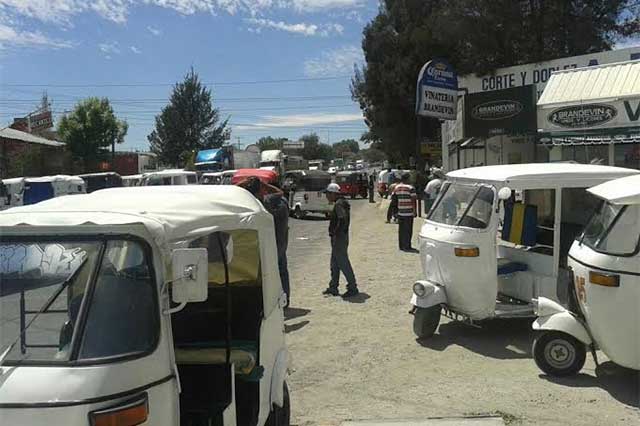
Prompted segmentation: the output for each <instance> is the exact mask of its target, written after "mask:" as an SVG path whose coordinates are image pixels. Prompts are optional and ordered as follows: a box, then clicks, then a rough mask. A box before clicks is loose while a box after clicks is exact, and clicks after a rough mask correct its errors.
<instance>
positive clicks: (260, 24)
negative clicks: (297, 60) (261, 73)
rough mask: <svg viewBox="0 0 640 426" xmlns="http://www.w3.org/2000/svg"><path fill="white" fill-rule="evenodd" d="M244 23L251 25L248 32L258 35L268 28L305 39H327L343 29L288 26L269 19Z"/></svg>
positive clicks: (309, 25) (338, 26)
mask: <svg viewBox="0 0 640 426" xmlns="http://www.w3.org/2000/svg"><path fill="white" fill-rule="evenodd" d="M245 22H246V23H248V24H250V25H252V26H253V27H252V28H249V31H251V30H253V31H252V32H256V33H258V34H259V33H260V30H262V29H263V28H270V29H273V30H277V31H285V32H288V33H294V34H301V35H304V36H306V37H310V36H322V37H328V36H330V35H332V34H342V32H343V31H344V27H343V26H342V25H340V24H323V25H316V24H307V23H304V22H301V23H298V24H290V23H286V22H283V21H272V20H271V19H262V18H247V19H245Z"/></svg>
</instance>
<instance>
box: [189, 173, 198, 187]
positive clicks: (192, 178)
mask: <svg viewBox="0 0 640 426" xmlns="http://www.w3.org/2000/svg"><path fill="white" fill-rule="evenodd" d="M196 183H198V179H196V175H187V184H189V185H195V184H196Z"/></svg>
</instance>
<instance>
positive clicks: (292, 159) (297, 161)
mask: <svg viewBox="0 0 640 426" xmlns="http://www.w3.org/2000/svg"><path fill="white" fill-rule="evenodd" d="M284 169H285V171H287V172H288V171H289V170H308V169H309V162H308V161H307V160H305V159H304V158H302V157H300V156H297V155H287V157H286V158H285V168H284Z"/></svg>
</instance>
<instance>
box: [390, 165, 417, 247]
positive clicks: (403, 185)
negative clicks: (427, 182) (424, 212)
mask: <svg viewBox="0 0 640 426" xmlns="http://www.w3.org/2000/svg"><path fill="white" fill-rule="evenodd" d="M393 196H395V197H396V198H397V199H398V207H397V213H396V215H397V217H398V224H399V227H398V245H399V247H400V250H402V251H408V252H414V253H415V252H416V251H417V250H415V249H413V248H412V247H411V239H412V237H413V219H414V218H415V217H416V216H417V215H418V210H417V208H416V207H417V206H416V200H417V196H416V190H415V188H414V187H413V186H411V185H409V174H404V175H402V178H401V179H400V183H399V184H397V185H396V186H395V188H394V189H393Z"/></svg>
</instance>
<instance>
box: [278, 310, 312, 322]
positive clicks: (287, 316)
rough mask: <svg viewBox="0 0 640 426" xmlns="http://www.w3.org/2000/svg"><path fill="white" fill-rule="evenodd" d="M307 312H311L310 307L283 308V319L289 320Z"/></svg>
mask: <svg viewBox="0 0 640 426" xmlns="http://www.w3.org/2000/svg"><path fill="white" fill-rule="evenodd" d="M309 312H311V309H305V308H285V310H284V319H285V320H290V319H295V318H300V317H303V316H305V315H307V314H308V313H309Z"/></svg>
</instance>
